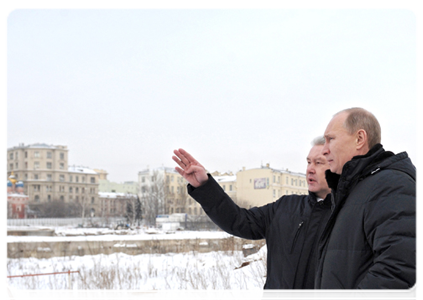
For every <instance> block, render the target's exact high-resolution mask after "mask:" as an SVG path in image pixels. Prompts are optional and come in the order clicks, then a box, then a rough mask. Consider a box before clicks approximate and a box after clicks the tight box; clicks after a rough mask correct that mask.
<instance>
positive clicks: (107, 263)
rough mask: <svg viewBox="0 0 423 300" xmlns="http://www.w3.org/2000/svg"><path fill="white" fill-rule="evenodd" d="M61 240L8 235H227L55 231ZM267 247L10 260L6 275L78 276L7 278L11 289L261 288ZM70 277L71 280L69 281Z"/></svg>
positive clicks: (101, 237) (64, 237)
mask: <svg viewBox="0 0 423 300" xmlns="http://www.w3.org/2000/svg"><path fill="white" fill-rule="evenodd" d="M54 229H55V232H56V234H57V236H51V237H50V236H8V237H7V242H14V241H20V242H22V241H27V242H31V241H59V240H60V241H63V240H66V241H77V240H78V241H80V240H84V241H87V240H140V239H195V238H226V237H228V236H230V235H228V234H227V233H224V232H208V231H177V232H175V233H171V234H166V233H163V232H158V233H156V234H148V233H146V232H145V231H144V230H124V232H120V231H114V230H107V229H90V228H78V229H75V228H70V227H62V228H54ZM265 257H266V248H265V247H263V248H262V249H261V250H260V251H259V252H258V253H256V254H253V255H250V256H248V257H243V254H242V251H215V252H209V253H198V252H195V251H191V252H189V253H166V254H141V255H133V256H132V255H127V254H124V253H114V254H110V255H104V254H100V255H85V256H68V257H53V258H50V259H36V258H20V259H8V260H7V274H8V275H21V274H38V273H51V272H63V271H68V270H71V271H79V274H78V273H74V274H71V275H70V277H69V275H68V274H60V275H46V276H36V277H23V278H21V277H19V278H10V279H8V286H9V287H10V289H11V290H25V289H35V290H57V289H76V290H103V289H107V290H138V291H152V290H233V289H235V290H261V289H262V288H263V285H264V282H265V279H266V278H265V274H266V263H265V260H266V258H265ZM69 279H71V281H69Z"/></svg>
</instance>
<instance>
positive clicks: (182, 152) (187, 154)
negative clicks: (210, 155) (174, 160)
mask: <svg viewBox="0 0 423 300" xmlns="http://www.w3.org/2000/svg"><path fill="white" fill-rule="evenodd" d="M179 152H180V153H181V154H182V155H183V156H184V158H186V159H187V160H188V161H189V162H191V163H198V162H197V161H196V160H195V158H194V157H192V155H191V154H189V153H188V152H186V151H185V150H184V149H182V148H181V149H179Z"/></svg>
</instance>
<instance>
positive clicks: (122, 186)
mask: <svg viewBox="0 0 423 300" xmlns="http://www.w3.org/2000/svg"><path fill="white" fill-rule="evenodd" d="M98 189H99V191H100V192H104V193H124V194H134V195H137V194H138V190H139V184H138V182H136V181H125V182H123V183H118V182H112V181H109V180H107V179H100V180H99V186H98Z"/></svg>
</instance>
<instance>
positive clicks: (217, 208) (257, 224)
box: [188, 175, 273, 240]
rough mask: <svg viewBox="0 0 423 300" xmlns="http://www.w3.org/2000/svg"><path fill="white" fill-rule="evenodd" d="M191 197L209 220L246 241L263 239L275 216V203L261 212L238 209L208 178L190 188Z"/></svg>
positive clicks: (213, 181) (263, 208) (210, 178)
mask: <svg viewBox="0 0 423 300" xmlns="http://www.w3.org/2000/svg"><path fill="white" fill-rule="evenodd" d="M188 194H189V195H190V196H191V197H193V198H194V199H195V200H196V201H197V202H198V203H199V204H200V205H201V206H202V208H203V209H204V211H205V212H206V214H207V215H208V216H209V217H210V219H211V220H212V221H213V222H214V223H215V224H216V225H218V226H219V227H220V228H221V229H222V230H224V231H226V232H227V233H229V234H233V235H235V236H238V237H241V238H245V239H253V240H256V239H263V238H265V236H266V228H268V225H269V223H270V221H271V218H272V216H273V203H272V204H268V205H265V206H262V207H260V208H258V207H253V208H251V209H248V210H247V209H245V208H241V207H239V206H238V205H237V204H236V203H234V202H233V201H232V199H231V198H230V197H229V196H228V195H227V194H226V193H225V192H224V191H223V189H222V188H221V187H220V186H219V184H218V183H217V182H216V181H215V180H214V178H213V177H212V176H210V175H209V180H208V181H207V182H206V183H205V184H204V185H202V186H200V187H198V188H194V187H193V186H191V185H188Z"/></svg>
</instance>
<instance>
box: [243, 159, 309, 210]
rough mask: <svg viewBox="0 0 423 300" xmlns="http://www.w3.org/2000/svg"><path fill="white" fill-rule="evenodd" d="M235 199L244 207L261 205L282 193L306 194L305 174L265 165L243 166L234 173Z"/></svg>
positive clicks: (273, 199) (280, 195)
mask: <svg viewBox="0 0 423 300" xmlns="http://www.w3.org/2000/svg"><path fill="white" fill-rule="evenodd" d="M236 184H237V201H238V202H239V203H240V204H241V205H242V204H243V205H242V206H244V207H247V208H250V207H252V206H262V205H265V204H267V203H271V202H274V201H276V200H277V199H279V198H280V197H282V196H283V195H290V194H299V195H306V194H308V187H307V182H306V176H305V174H302V173H296V172H291V171H288V170H277V169H272V168H270V165H269V164H267V165H266V166H265V167H264V166H263V167H261V168H256V169H249V170H246V169H245V168H243V169H242V170H241V171H239V172H238V173H237V174H236Z"/></svg>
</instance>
